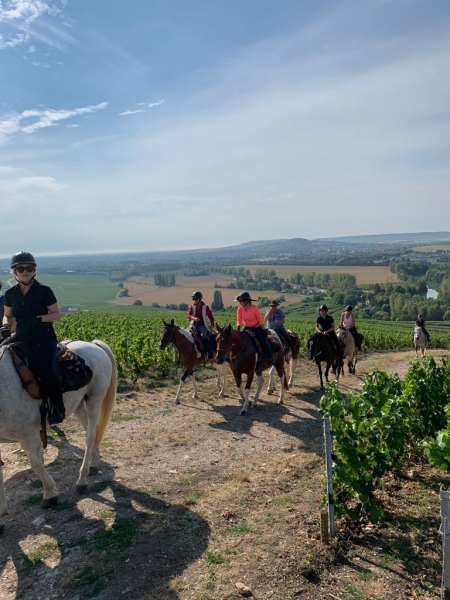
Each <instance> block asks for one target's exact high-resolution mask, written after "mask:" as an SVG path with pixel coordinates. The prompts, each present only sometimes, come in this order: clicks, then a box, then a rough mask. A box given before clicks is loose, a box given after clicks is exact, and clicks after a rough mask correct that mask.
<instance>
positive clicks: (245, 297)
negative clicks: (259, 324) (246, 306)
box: [234, 292, 252, 302]
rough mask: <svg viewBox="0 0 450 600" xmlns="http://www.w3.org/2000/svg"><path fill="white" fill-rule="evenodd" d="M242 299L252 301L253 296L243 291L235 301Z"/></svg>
mask: <svg viewBox="0 0 450 600" xmlns="http://www.w3.org/2000/svg"><path fill="white" fill-rule="evenodd" d="M241 300H249V301H250V302H251V301H252V298H251V297H250V294H249V293H248V292H242V294H239V296H236V298H235V299H234V301H235V302H236V301H237V302H241Z"/></svg>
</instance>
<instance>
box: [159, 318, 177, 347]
mask: <svg viewBox="0 0 450 600" xmlns="http://www.w3.org/2000/svg"><path fill="white" fill-rule="evenodd" d="M169 329H171V331H170V332H169V334H168V337H166V334H167V331H168V330H169ZM174 341H175V325H170V324H169V325H166V326H165V327H164V331H163V333H162V335H161V341H160V342H159V344H160V345H161V344H162V343H163V342H164V347H165V348H166V347H167V346H168V345H169V344H172V343H173V342H174Z"/></svg>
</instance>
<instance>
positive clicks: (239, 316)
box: [236, 306, 244, 327]
mask: <svg viewBox="0 0 450 600" xmlns="http://www.w3.org/2000/svg"><path fill="white" fill-rule="evenodd" d="M243 323H244V321H243V320H242V306H238V308H237V311H236V327H240V326H241V325H242V324H243Z"/></svg>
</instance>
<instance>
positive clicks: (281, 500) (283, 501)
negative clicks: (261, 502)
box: [269, 496, 296, 506]
mask: <svg viewBox="0 0 450 600" xmlns="http://www.w3.org/2000/svg"><path fill="white" fill-rule="evenodd" d="M269 502H270V504H272V505H273V506H289V505H290V504H295V502H296V501H295V500H294V498H292V496H275V497H274V498H271V499H270V500H269Z"/></svg>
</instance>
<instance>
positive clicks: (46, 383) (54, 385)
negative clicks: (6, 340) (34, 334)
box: [30, 339, 65, 424]
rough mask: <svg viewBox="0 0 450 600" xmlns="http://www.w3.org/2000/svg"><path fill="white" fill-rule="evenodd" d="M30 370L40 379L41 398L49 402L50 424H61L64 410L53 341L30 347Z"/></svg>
mask: <svg viewBox="0 0 450 600" xmlns="http://www.w3.org/2000/svg"><path fill="white" fill-rule="evenodd" d="M30 348H31V355H32V368H33V369H34V370H35V371H36V375H37V376H38V377H39V378H40V388H41V395H42V398H43V399H45V398H48V399H49V400H50V415H49V418H48V421H49V423H50V424H56V423H62V421H63V420H64V417H65V408H64V401H63V394H62V383H61V373H60V369H59V365H58V362H57V358H56V357H57V347H56V342H53V340H46V339H44V340H39V341H37V342H36V343H34V344H32V345H30Z"/></svg>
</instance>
